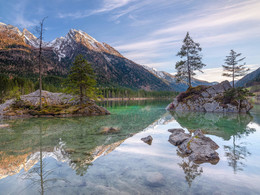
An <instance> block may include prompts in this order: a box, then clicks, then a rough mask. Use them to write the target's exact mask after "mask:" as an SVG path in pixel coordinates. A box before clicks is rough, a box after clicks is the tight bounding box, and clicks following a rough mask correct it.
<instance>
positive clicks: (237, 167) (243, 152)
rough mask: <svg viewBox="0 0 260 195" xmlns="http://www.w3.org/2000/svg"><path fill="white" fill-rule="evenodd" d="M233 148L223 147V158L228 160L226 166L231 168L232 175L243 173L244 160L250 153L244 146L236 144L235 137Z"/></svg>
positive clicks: (234, 137)
mask: <svg viewBox="0 0 260 195" xmlns="http://www.w3.org/2000/svg"><path fill="white" fill-rule="evenodd" d="M232 138H233V146H224V150H225V156H226V157H227V160H228V165H229V166H231V167H232V168H233V171H234V173H235V174H236V173H237V171H243V167H245V166H246V165H245V164H244V162H243V161H244V160H245V159H246V157H247V156H249V155H251V153H250V152H249V151H248V150H247V148H246V146H243V145H241V144H239V145H238V144H236V136H233V137H232Z"/></svg>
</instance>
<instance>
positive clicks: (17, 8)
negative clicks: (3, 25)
mask: <svg viewBox="0 0 260 195" xmlns="http://www.w3.org/2000/svg"><path fill="white" fill-rule="evenodd" d="M26 4H27V1H20V2H19V3H16V4H15V5H14V6H13V12H12V13H11V17H12V18H13V19H12V20H13V24H14V25H16V26H19V27H21V28H29V27H32V26H35V25H37V24H38V22H37V21H36V20H28V19H26V18H25V12H26V10H25V8H26Z"/></svg>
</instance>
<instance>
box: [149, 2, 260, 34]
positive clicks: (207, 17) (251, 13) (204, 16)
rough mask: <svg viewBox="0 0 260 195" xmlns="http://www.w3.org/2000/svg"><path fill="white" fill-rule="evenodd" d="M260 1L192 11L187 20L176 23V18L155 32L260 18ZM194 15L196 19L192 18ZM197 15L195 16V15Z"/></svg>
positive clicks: (224, 24)
mask: <svg viewBox="0 0 260 195" xmlns="http://www.w3.org/2000/svg"><path fill="white" fill-rule="evenodd" d="M259 7H260V2H259V1H255V0H253V1H246V2H244V3H238V4H233V6H232V7H230V6H227V7H226V8H225V9H224V8H222V9H219V8H217V9H215V10H211V12H209V11H207V10H206V11H205V13H197V12H195V13H192V14H190V15H189V17H188V18H187V20H186V21H185V22H183V20H182V22H181V24H178V23H177V24H176V20H174V23H173V24H170V26H168V27H165V28H162V29H159V30H157V31H155V32H154V34H155V35H161V34H170V33H176V32H180V31H181V32H183V31H194V30H196V29H199V30H201V29H205V28H206V29H208V28H211V27H218V26H221V27H222V28H223V27H224V26H227V25H234V24H237V23H240V24H241V22H244V21H248V20H255V21H258V20H259V19H260V12H259ZM192 16H193V18H194V19H192V20H191V17H192ZM194 16H195V17H194Z"/></svg>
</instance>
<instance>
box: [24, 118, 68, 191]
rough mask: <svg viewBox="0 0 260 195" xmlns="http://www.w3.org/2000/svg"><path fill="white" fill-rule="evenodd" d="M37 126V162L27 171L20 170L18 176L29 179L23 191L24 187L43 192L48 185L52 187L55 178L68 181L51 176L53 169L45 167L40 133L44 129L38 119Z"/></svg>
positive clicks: (46, 189)
mask: <svg viewBox="0 0 260 195" xmlns="http://www.w3.org/2000/svg"><path fill="white" fill-rule="evenodd" d="M45 127H46V126H45ZM38 128H39V134H38V137H39V152H38V155H37V154H36V155H35V157H36V158H35V160H36V162H37V161H38V163H37V164H35V165H34V166H33V167H32V168H31V169H29V170H28V171H27V172H22V173H21V174H20V175H19V177H20V178H21V179H22V180H27V181H29V185H28V186H26V188H25V189H22V190H21V192H23V191H24V190H26V189H29V188H33V187H34V188H35V187H36V188H37V189H38V192H39V193H40V194H42V195H43V194H44V193H45V192H46V191H48V189H49V188H50V187H53V183H54V182H56V181H57V180H62V181H64V182H66V183H69V181H67V180H66V179H63V178H55V177H53V175H52V173H53V171H54V169H49V168H48V167H47V164H48V163H47V162H46V160H45V159H44V156H43V142H42V139H43V138H42V135H43V131H45V130H46V129H45V128H44V129H43V124H42V121H38Z"/></svg>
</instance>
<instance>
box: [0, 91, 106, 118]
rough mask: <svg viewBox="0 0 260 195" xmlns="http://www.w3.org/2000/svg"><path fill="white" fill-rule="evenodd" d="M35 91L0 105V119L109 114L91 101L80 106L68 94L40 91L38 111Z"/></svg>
mask: <svg viewBox="0 0 260 195" xmlns="http://www.w3.org/2000/svg"><path fill="white" fill-rule="evenodd" d="M39 95H40V91H39V90H37V91H35V92H33V93H30V94H28V95H22V96H20V98H18V99H10V100H7V101H6V102H5V103H4V104H1V105H0V117H2V118H18V117H52V116H56V117H67V116H98V115H107V114H110V113H109V111H108V110H106V109H105V108H103V107H101V106H98V105H96V104H95V102H94V101H93V100H88V101H85V102H84V104H80V102H79V100H78V99H77V98H76V97H75V96H73V95H70V94H64V93H52V92H49V91H42V102H43V105H42V109H39V101H40V99H39Z"/></svg>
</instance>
